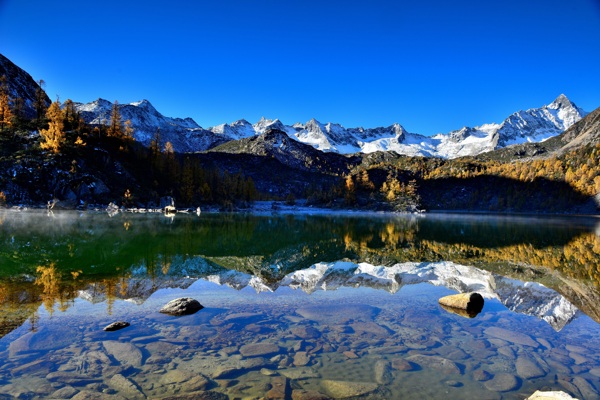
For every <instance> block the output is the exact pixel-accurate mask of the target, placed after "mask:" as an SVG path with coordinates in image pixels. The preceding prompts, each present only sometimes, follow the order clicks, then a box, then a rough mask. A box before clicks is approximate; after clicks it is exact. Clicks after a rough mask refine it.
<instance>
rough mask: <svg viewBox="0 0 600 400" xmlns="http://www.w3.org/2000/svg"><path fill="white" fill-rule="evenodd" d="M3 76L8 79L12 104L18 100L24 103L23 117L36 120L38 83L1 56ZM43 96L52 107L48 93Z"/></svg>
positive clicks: (0, 71)
mask: <svg viewBox="0 0 600 400" xmlns="http://www.w3.org/2000/svg"><path fill="white" fill-rule="evenodd" d="M2 76H5V77H6V83H7V84H8V95H9V97H10V98H11V100H12V102H15V101H16V100H17V99H20V101H22V105H21V107H22V112H23V114H24V115H23V117H25V118H29V119H32V118H35V117H36V108H35V103H36V99H37V96H38V93H40V92H39V91H40V87H39V85H38V83H37V82H36V81H35V80H34V79H33V78H32V77H31V75H29V74H28V73H27V72H25V71H24V70H23V69H21V68H19V67H18V66H16V65H15V64H14V63H13V62H12V61H10V60H9V59H8V58H6V57H4V56H3V55H2V54H0V77H2ZM41 94H42V96H43V101H44V103H45V105H46V106H48V105H50V98H49V97H48V96H47V95H46V93H45V92H43V91H42V92H41Z"/></svg>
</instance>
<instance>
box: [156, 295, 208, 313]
mask: <svg viewBox="0 0 600 400" xmlns="http://www.w3.org/2000/svg"><path fill="white" fill-rule="evenodd" d="M203 308H204V307H203V306H202V304H200V302H199V301H198V300H195V299H192V298H190V297H181V298H179V299H175V300H171V301H170V302H168V303H167V304H165V306H164V307H163V308H161V309H160V312H161V313H163V314H169V315H176V316H179V315H190V314H194V313H195V312H197V311H199V310H201V309H203Z"/></svg>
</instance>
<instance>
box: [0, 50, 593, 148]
mask: <svg viewBox="0 0 600 400" xmlns="http://www.w3.org/2000/svg"><path fill="white" fill-rule="evenodd" d="M2 75H6V76H7V78H8V84H9V93H10V95H11V97H13V98H17V97H18V98H21V99H23V100H24V103H25V112H26V113H27V115H28V116H29V117H32V116H33V114H34V112H35V111H34V109H33V102H34V99H35V92H36V90H37V88H38V85H37V83H36V82H35V81H34V80H33V78H31V76H30V75H29V74H28V73H27V72H25V71H24V70H22V69H21V68H19V67H18V66H16V65H15V64H13V63H12V62H11V61H10V60H8V59H7V58H6V57H4V56H2V55H0V76H2ZM46 101H47V102H49V101H50V100H49V99H48V98H47V97H46ZM75 105H76V108H77V109H78V111H79V112H80V113H81V115H82V117H83V119H84V120H85V121H86V122H88V123H91V124H96V125H102V124H108V122H109V121H110V114H111V109H112V106H113V103H111V102H109V101H108V100H103V99H97V100H95V101H92V102H90V103H85V104H84V103H75ZM119 110H120V112H121V114H122V117H123V121H125V120H131V122H132V125H133V128H134V129H135V133H134V136H135V139H136V140H137V141H138V142H140V143H142V144H144V145H146V146H147V145H149V144H150V142H151V141H152V139H153V138H154V137H155V135H156V134H157V131H158V132H159V134H160V139H161V143H163V144H164V143H166V142H167V141H169V142H171V144H172V145H173V147H174V149H175V150H176V151H178V152H200V151H206V150H210V149H212V148H215V147H217V146H219V145H221V144H223V143H226V142H230V141H235V140H240V139H247V138H251V137H254V136H258V135H261V134H263V133H265V132H266V131H268V130H273V129H276V130H280V131H282V132H285V133H286V134H287V135H288V136H289V137H290V138H291V139H294V140H296V141H298V142H302V143H305V144H308V145H311V146H312V147H314V148H315V149H317V150H320V151H323V152H332V153H339V154H353V153H373V152H378V151H383V152H387V151H391V152H395V153H398V154H402V155H408V156H425V157H442V158H457V157H462V156H475V155H479V154H482V153H485V152H489V151H492V150H496V149H500V148H505V147H507V146H510V145H514V144H523V143H539V142H543V141H545V140H547V139H549V138H552V137H555V136H557V135H559V134H561V133H562V132H564V131H565V130H567V129H568V128H570V127H571V126H573V125H574V124H575V123H576V122H578V121H579V120H581V119H582V118H583V117H585V116H586V115H587V114H588V113H587V112H585V111H584V110H582V109H581V108H579V107H578V106H577V105H575V103H573V102H572V101H570V100H569V99H568V98H567V97H566V96H565V95H562V94H561V95H560V96H558V97H557V98H556V99H555V100H554V101H553V102H551V103H550V104H548V105H545V106H542V107H539V108H532V109H529V110H525V111H517V112H515V113H513V114H512V115H510V116H508V117H507V118H506V119H505V120H504V121H502V122H501V123H499V124H497V123H488V124H484V125H480V126H476V127H463V128H462V129H459V130H456V131H452V132H449V133H447V134H438V135H435V136H424V135H420V134H418V133H409V132H407V131H406V130H405V129H404V127H402V125H400V124H393V125H391V126H388V127H379V128H366V129H365V128H345V127H343V126H341V125H340V124H335V123H321V122H319V121H317V120H315V119H312V120H310V121H308V122H306V123H305V124H302V123H296V124H293V125H285V124H283V123H282V122H281V121H280V120H278V119H274V120H271V119H265V118H262V119H261V120H260V121H258V122H256V123H255V124H251V123H250V122H248V121H246V120H243V119H242V120H239V121H235V122H233V123H231V124H227V123H225V124H221V125H217V126H214V127H210V128H206V129H205V128H202V127H201V126H200V125H198V124H197V123H196V122H195V121H194V120H193V119H192V118H183V119H182V118H171V117H166V116H164V115H162V114H161V113H160V112H159V111H158V110H156V109H155V108H154V107H153V106H152V104H150V102H149V101H147V100H142V101H138V102H134V103H131V104H120V105H119Z"/></svg>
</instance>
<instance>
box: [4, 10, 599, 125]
mask: <svg viewBox="0 0 600 400" xmlns="http://www.w3.org/2000/svg"><path fill="white" fill-rule="evenodd" d="M0 53H2V54H4V55H5V56H6V57H8V58H9V59H10V60H12V61H13V62H14V63H16V64H17V65H19V66H20V67H22V68H24V69H25V70H26V71H28V72H29V73H30V74H31V75H32V76H33V77H34V79H44V80H45V81H46V83H47V86H46V91H47V92H48V95H49V96H50V97H51V98H52V99H54V98H56V96H57V95H59V96H60V98H61V100H63V101H64V100H66V99H67V98H70V99H72V100H74V101H81V102H88V101H92V100H94V99H96V98H98V97H102V98H105V99H107V100H110V101H114V100H118V101H119V102H120V103H129V102H133V101H137V100H141V99H148V100H149V101H150V102H151V103H152V104H153V105H154V106H155V107H156V108H157V109H158V110H159V111H160V112H162V113H163V114H165V115H167V116H171V117H192V118H194V120H196V122H198V123H199V124H200V125H202V126H203V127H209V126H212V125H216V124H220V123H223V122H232V121H234V120H237V119H241V118H245V119H247V120H249V121H250V122H252V123H254V122H256V121H257V120H258V119H260V117H262V116H265V117H267V118H279V119H281V120H282V121H283V122H284V123H287V124H293V123H295V122H306V121H308V120H309V119H310V118H313V117H314V118H317V119H318V120H319V121H321V122H338V123H341V124H342V125H344V126H346V127H357V126H363V127H376V126H387V125H390V124H392V123H394V122H398V123H400V124H402V125H403V126H404V127H405V128H406V129H407V130H409V131H411V132H417V133H422V134H426V135H431V134H435V133H438V132H448V131H450V130H453V129H459V128H461V127H462V126H464V125H468V126H474V125H479V124H482V123H487V122H501V120H502V119H504V118H505V117H507V116H508V115H509V114H511V113H512V112H514V111H517V110H520V109H527V108H532V107H539V106H542V105H544V104H547V103H550V102H551V101H552V100H553V99H554V98H555V97H557V96H558V95H559V94H561V93H564V94H566V95H567V96H568V97H569V98H570V99H571V100H573V101H574V102H575V103H577V105H579V106H580V107H583V108H584V109H585V110H587V111H592V110H593V109H595V108H596V107H598V106H600V0H574V1H565V0H560V1H556V0H526V1H523V0H519V1H516V0H503V1H485V0H478V1H475V0H457V1H448V0H441V1H438V0H422V1H414V0H413V1H401V0H396V1H393V0H390V1H382V0H369V1H354V0H345V1H326V0H320V1H314V0H301V1H295V0H239V1H230V0H214V1H201V0H197V1H192V0H190V1H182V0H172V1H164V0H161V1H156V0H144V1H137V0H120V1H114V0H103V1H99V2H96V1H81V0H60V1H48V0H43V1H42V0H0Z"/></svg>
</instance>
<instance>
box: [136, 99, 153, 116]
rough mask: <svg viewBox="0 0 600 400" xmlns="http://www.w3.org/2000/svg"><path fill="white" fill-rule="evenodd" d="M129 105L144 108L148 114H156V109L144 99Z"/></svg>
mask: <svg viewBox="0 0 600 400" xmlns="http://www.w3.org/2000/svg"><path fill="white" fill-rule="evenodd" d="M129 104H130V105H132V106H134V107H140V108H144V109H146V110H148V111H149V112H152V113H157V112H158V111H157V110H156V108H154V106H153V105H152V104H150V102H149V101H148V100H146V99H144V100H140V101H136V102H133V103H129Z"/></svg>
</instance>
